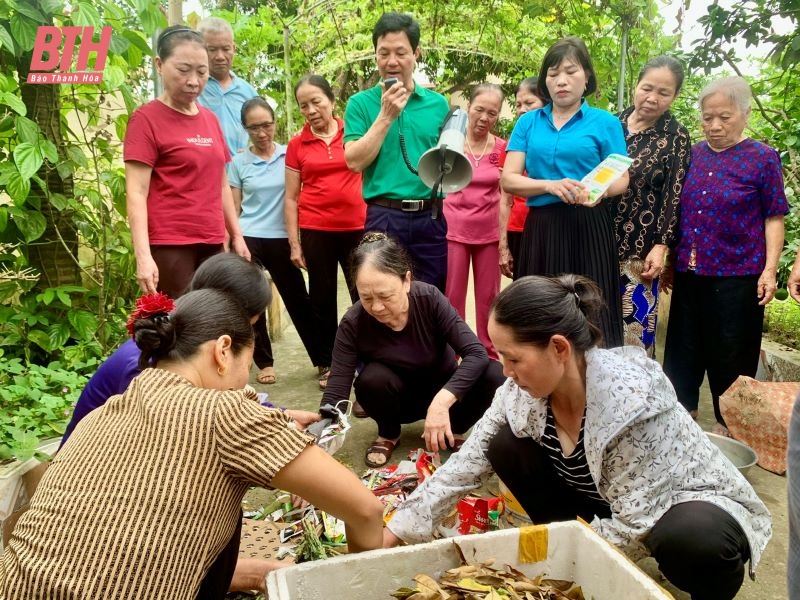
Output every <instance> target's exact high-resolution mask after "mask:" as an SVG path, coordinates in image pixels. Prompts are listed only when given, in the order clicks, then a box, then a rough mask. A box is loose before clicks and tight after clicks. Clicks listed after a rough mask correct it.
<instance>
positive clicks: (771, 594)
mask: <svg viewBox="0 0 800 600" xmlns="http://www.w3.org/2000/svg"><path fill="white" fill-rule="evenodd" d="M506 282H507V280H506ZM470 293H471V292H470ZM348 304H349V299H348V296H347V294H346V291H345V289H344V285H343V283H341V284H340V289H339V306H340V313H341V312H343V311H344V309H345V308H346V307H347V305H348ZM666 308H667V306H666V302H665V303H664V305H662V309H664V310H665V311H666ZM472 310H473V309H472V307H471V306H468V308H467V320H468V321H470V322H473V319H472V318H471V317H470V314H471V312H472ZM281 318H282V323H281V331H282V335H281V337H280V339H276V340H274V341H273V350H274V356H275V371H276V373H277V382H276V383H275V384H273V385H260V384H256V383H253V385H254V386H255V387H256V389H258V390H259V391H265V392H268V393H269V396H270V401H272V402H273V403H274V404H276V405H279V406H285V407H290V408H302V409H307V410H317V408H318V406H319V401H320V398H321V392H320V391H319V388H318V386H317V380H316V374H317V370H316V368H314V367H313V366H312V365H311V363H310V361H309V359H308V355H307V354H306V353H305V349H304V348H303V345H302V343H301V342H300V339H299V337H298V335H297V333H296V331H295V329H294V327H293V326H292V325H291V321H290V320H289V318H288V316H287V314H286V312H285V311H284V312H283V313H282V317H281ZM665 322H666V319H664V318H662V319H661V322H660V323H659V332H660V335H659V339H661V340H663V327H664V324H665ZM251 381H252V382H255V370H254V371H253V376H252V378H251ZM699 424H700V425H701V427H702V428H703V429H705V430H708V429H710V427H711V425H712V424H713V411H712V408H711V399H710V395H709V394H708V390H707V389H704V393H703V395H702V397H701V406H700V418H699ZM376 433H377V429H376V427H375V423H374V422H373V421H371V420H370V419H353V427H352V429H351V430H350V432H349V433H348V436H347V439H346V441H345V444H344V446H343V447H342V449H341V450H340V451H339V452H338V453H337V455H336V457H337V459H339V460H340V462H342V463H343V464H345V465H347V466H349V467H350V468H352V469H353V470H354V471H355V472H356V473H358V474H361V473H362V472H363V471H364V470H365V469H366V466H365V465H364V451H365V449H366V448H367V446H368V445H369V443H370V442H371V441H372V440H373V439H374V437H375V435H376ZM421 433H422V423H421V422H419V423H415V424H411V425H406V426H404V427H403V435H402V438H401V440H400V444H399V446H398V448H397V449H396V450H395V453H394V456H393V457H392V462H396V461H399V460H402V459H403V458H405V457H406V456H407V455H408V452H409V451H411V450H413V449H415V448H419V447H422V440H421V439H420V435H421ZM446 457H447V455H446V454H443V455H442V460H445V459H446ZM748 479H749V481H750V482H751V483H752V485H753V487H754V488H755V490H756V492H757V493H758V495H759V496H760V497H761V499H762V500H763V501H764V502H765V504H766V505H767V507H768V508H769V510H770V512H771V513H772V519H773V537H772V540H771V541H770V543H769V545H768V546H767V549H766V552H765V553H764V555H763V557H762V560H761V563H760V564H759V566H758V571H757V578H756V581H751V580H750V579H749V578H747V577H746V578H745V583H744V585H743V586H742V589H741V591H740V592H739V594H738V595H737V596H736V598H737V600H765V599H770V600H785V599H787V598H788V594H787V591H786V553H787V548H788V518H787V512H786V509H787V502H786V479H785V478H784V477H781V476H778V475H775V474H773V473H770V472H769V471H765V470H763V469H761V468H760V467H758V466H755V467H753V468H752V469H751V470H750V472H749V474H748ZM489 486H490V489H491V486H492V483H491V482H490V484H489ZM267 497H268V494H267V493H265V491H264V490H252V491H251V492H250V493H248V495H247V497H246V499H245V510H247V509H248V508H257V507H258V505H259V504H261V503H262V502H263V501H264V499H265V498H267ZM640 567H642V568H643V569H644V570H645V571H646V572H648V573H649V574H650V575H651V576H652V577H654V578H655V579H656V581H658V582H659V583H661V584H662V585H663V586H664V587H665V588H666V589H668V590H669V591H670V592H671V593H672V594H673V595H674V596H675V598H676V600H689V596H688V595H687V594H684V593H683V592H680V591H679V590H677V589H675V588H674V587H672V586H670V585H669V584H668V583H667V582H666V581H665V580H663V578H662V577H661V576H660V574H659V572H658V568H657V566H656V564H655V561H653V560H652V559H648V560H645V561H643V562H642V563H641V564H640Z"/></svg>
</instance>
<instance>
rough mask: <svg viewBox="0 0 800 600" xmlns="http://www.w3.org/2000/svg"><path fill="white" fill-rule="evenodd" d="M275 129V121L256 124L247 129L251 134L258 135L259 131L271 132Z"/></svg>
mask: <svg viewBox="0 0 800 600" xmlns="http://www.w3.org/2000/svg"><path fill="white" fill-rule="evenodd" d="M273 127H275V121H268V122H266V123H254V124H253V125H248V126H247V127H245V129H247V131H249V132H250V133H258V132H259V131H269V130H270V129H272V128H273Z"/></svg>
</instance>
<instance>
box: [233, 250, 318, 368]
mask: <svg viewBox="0 0 800 600" xmlns="http://www.w3.org/2000/svg"><path fill="white" fill-rule="evenodd" d="M244 241H245V243H246V244H247V248H248V249H249V250H250V254H251V256H252V258H253V260H254V261H256V262H258V263H260V264H261V266H263V267H264V268H265V269H266V270H267V271H269V274H270V276H271V277H272V281H274V282H275V287H277V288H278V293H280V295H281V298H283V303H284V304H285V305H286V310H287V311H288V312H289V316H290V317H291V318H292V323H294V327H295V329H297V333H298V335H300V339H301V340H302V341H303V346H305V348H306V352H308V356H309V358H310V359H311V363H312V364H313V365H315V366H325V367H327V366H328V365H329V363H326V362H323V361H324V359H325V353H324V352H323V349H322V344H321V342H320V338H319V329H320V328H319V325H318V322H317V319H316V317H315V315H314V311H313V309H312V308H311V299H310V298H309V296H308V290H306V282H305V279H303V273H302V272H301V271H300V269H298V268H297V267H295V266H294V264H293V263H292V260H291V250H290V248H289V240H288V239H287V238H254V237H247V236H245V238H244ZM253 328H254V329H255V335H256V340H255V342H256V345H255V352H254V353H253V361H254V362H255V363H256V365H257V366H258V368H259V369H263V368H264V367H271V366H272V364H273V363H274V358H273V356H272V344H271V343H270V341H269V334H268V333H267V316H266V313H262V314H261V315H259V317H258V321H256V323H255V325H253Z"/></svg>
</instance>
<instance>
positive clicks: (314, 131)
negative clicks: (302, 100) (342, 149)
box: [309, 121, 339, 138]
mask: <svg viewBox="0 0 800 600" xmlns="http://www.w3.org/2000/svg"><path fill="white" fill-rule="evenodd" d="M333 126H334V127H335V129H334V130H333V133H320V132H319V131H317V130H316V129H314V128H313V127H311V125H309V128H310V129H311V133H313V134H314V135H315V136H317V137H318V138H332V137H333V136H335V135H336V134H337V133H339V126H338V125H337V124H336V121H334V122H333Z"/></svg>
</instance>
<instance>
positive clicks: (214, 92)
mask: <svg viewBox="0 0 800 600" xmlns="http://www.w3.org/2000/svg"><path fill="white" fill-rule="evenodd" d="M231 78H232V79H233V81H231V84H230V85H229V86H228V87H227V88H223V87H222V85H221V84H220V82H219V81H217V80H216V79H214V78H213V77H209V78H208V83H206V87H205V89H204V90H203V93H202V94H200V97H199V98H198V99H197V101H198V102H200V104H202V105H203V106H205V107H206V108H208V109H210V110H211V111H212V112H213V113H214V114H215V115H217V119H219V123H220V125H221V126H222V131H223V133H224V134H225V141H226V142H227V144H228V150H230V152H231V155H235V154H236V153H238V152H241V151H242V150H244V149H245V148H247V147H248V145H249V138H248V137H247V132H246V131H245V129H244V127H242V115H241V111H242V104H244V103H245V102H247V101H248V100H250V98H253V97H255V96H258V92H256V90H255V89H254V88H253V86H252V85H250V84H249V83H247V82H246V81H244V80H243V79H239V78H238V77H236V75H234V74H233V73H231Z"/></svg>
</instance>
